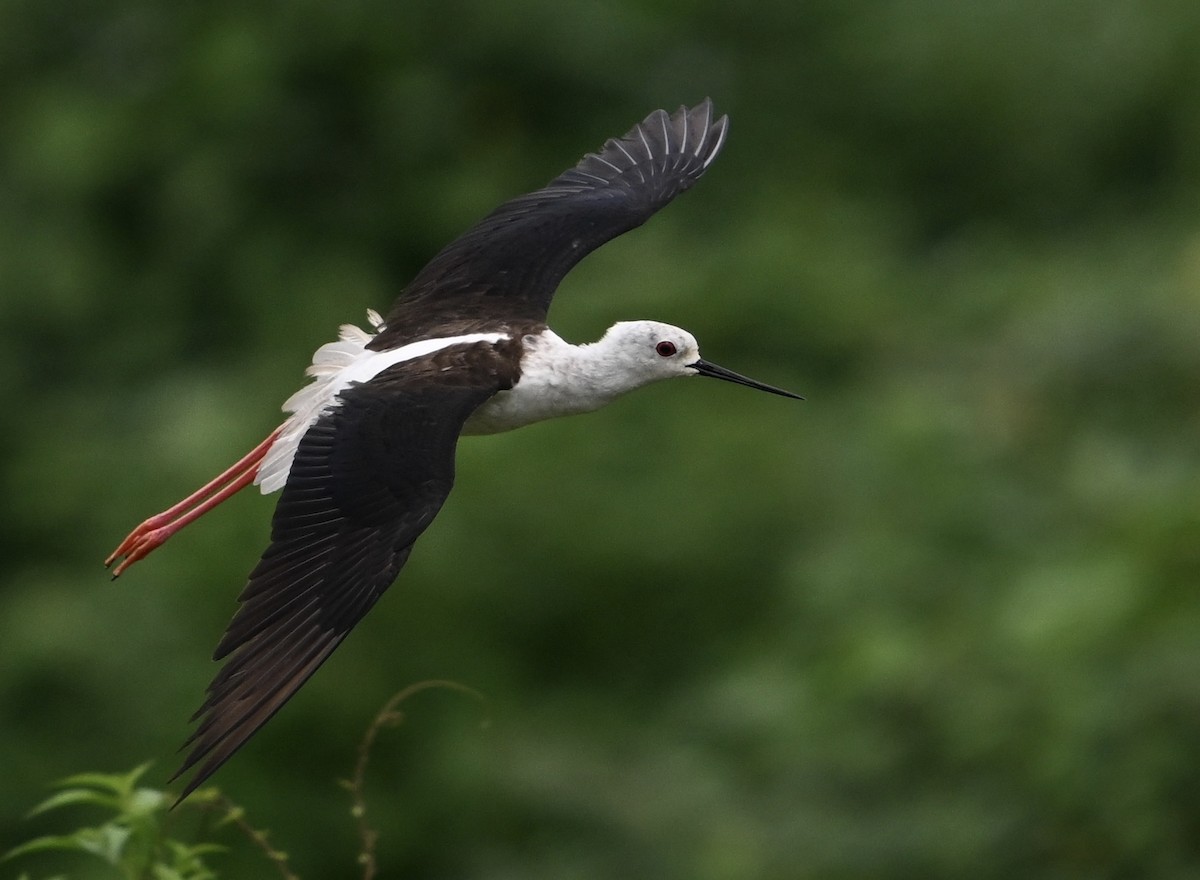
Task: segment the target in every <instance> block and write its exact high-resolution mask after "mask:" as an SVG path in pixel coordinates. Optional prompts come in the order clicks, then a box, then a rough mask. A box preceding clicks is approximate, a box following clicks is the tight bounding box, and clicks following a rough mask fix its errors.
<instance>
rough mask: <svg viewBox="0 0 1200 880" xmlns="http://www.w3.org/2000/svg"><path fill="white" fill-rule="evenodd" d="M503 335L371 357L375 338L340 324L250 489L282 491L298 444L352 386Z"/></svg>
mask: <svg viewBox="0 0 1200 880" xmlns="http://www.w3.org/2000/svg"><path fill="white" fill-rule="evenodd" d="M368 318H369V320H370V321H371V325H372V326H373V327H375V328H376V329H378V328H379V327H380V326H381V322H380V319H379V315H378V314H376V313H375V312H370V313H368ZM506 336H507V334H505V333H468V334H466V335H463V336H447V337H444V338H441V339H422V340H420V341H418V342H410V343H409V344H408V345H402V346H400V347H399V348H393V349H391V350H389V351H371V350H369V349H368V348H367V344H368V343H369V342H370V341H371V340H372V339H374V338H375V335H374V334H373V333H368V332H366V331H365V330H362V329H361V328H359V327H355V326H354V325H353V324H343V325H342V327H341V332H340V333H339V335H338V339H337V341H336V342H328V343H326V344H325V345H322V346H321V347H320V348H318V349H317V351H316V353H315V354H314V355H313V360H312V366H310V367H309V368H308V369H307V370H306V371H305V372H306V373H307V374H308V375H309V376H311V377H312V379H313V381H312V382H310V383H309V384H308V385H305V386H304V387H303V388H301V389H300V390H299V391H297V392H296V393H295V394H293V395H292V396H291V397H289V398H288V399H287V400H286V401H284V404H283V411H284V412H288V413H291V416H290V417H289V418H288V420H287V421H286V422H284V424H283V430H282V431H281V432H280V434H279V437H278V438H277V439H276V440H275V442H274V443H273V444H271V448H270V450H268V452H267V454H266V457H265V458H263V462H262V465H261V466H260V467H259V469H258V474H257V475H256V476H255V478H254V483H255V485H257V486H258V487H259V489H260V490H261V491H262V493H263V494H264V495H269V494H270V493H271V492H275V491H277V490H279V489H282V488H283V485H284V483H286V482H287V477H288V472H289V471H290V470H291V467H292V461H293V459H294V458H295V457H296V450H297V449H298V448H299V446H300V440H301V438H303V437H304V434H305V432H307V431H308V429H309V428H310V427H312V425H313V423H314V422H316V421H317V419H318V418H320V416H321V414H322V413H323V412H325V411H326V410H327V409H329V408H330V407H334V406H337V404H338V397H337V396H338V394H339V393H340V392H342V391H344V390H345V389H346V388H348V387H349V386H350V384H351V383H353V382H369V381H370V380H371V379H373V378H375V377H376V376H378V375H379V374H380V373H382V372H383V371H384V370H386V369H387V368H388V367H391V366H394V365H396V364H399V363H402V362H404V361H410V360H414V359H416V358H419V357H424V356H425V355H429V354H433V353H434V352H435V351H441V350H442V349H443V348H449V347H450V346H451V345H459V344H462V343H470V342H499V341H500V340H502V339H505V338H506Z"/></svg>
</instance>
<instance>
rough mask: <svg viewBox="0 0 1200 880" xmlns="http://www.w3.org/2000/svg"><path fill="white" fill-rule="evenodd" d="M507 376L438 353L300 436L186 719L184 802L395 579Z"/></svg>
mask: <svg viewBox="0 0 1200 880" xmlns="http://www.w3.org/2000/svg"><path fill="white" fill-rule="evenodd" d="M501 345H503V344H501ZM472 349H473V351H471V354H473V355H474V356H473V357H470V358H468V357H467V356H466V355H467V353H468V351H469V350H472ZM481 351H488V352H490V353H491V354H492V357H490V358H481V357H480V352H481ZM515 370H516V367H515V359H513V358H511V357H504V356H502V355H501V351H500V349H499V348H493V347H492V346H491V345H488V344H481V343H476V344H474V345H463V346H456V347H451V348H447V349H443V350H442V351H439V352H436V353H435V354H433V355H429V356H426V357H423V358H420V359H416V360H412V361H405V362H402V363H400V364H397V365H395V366H393V367H390V368H389V369H387V370H385V371H384V372H382V373H380V374H379V375H378V376H376V377H375V378H373V379H371V380H370V381H369V382H365V383H362V384H355V385H351V386H350V387H349V388H348V389H346V390H345V391H343V392H342V393H341V394H340V396H339V403H338V405H336V406H334V407H333V408H331V409H330V410H327V411H326V412H325V413H324V414H323V415H322V416H321V417H320V418H319V419H318V420H317V422H316V423H314V425H313V426H312V427H311V428H310V429H309V430H308V432H307V433H306V434H305V435H304V438H303V439H302V440H301V442H300V446H299V449H298V450H297V452H296V457H295V460H294V462H293V464H292V467H291V470H290V472H289V474H288V479H287V484H286V485H285V487H284V489H283V494H282V496H281V497H280V499H279V503H278V506H277V507H276V509H275V516H274V519H273V520H272V523H271V544H270V546H269V547H268V548H267V550H266V552H264V553H263V555H262V559H261V560H260V561H259V563H258V565H257V566H256V567H255V569H254V571H253V572H251V574H250V578H249V582H248V583H247V584H246V587H245V589H244V590H243V591H242V594H241V596H240V597H239V599H238V601H239V603H240V607H239V609H238V611H237V614H236V615H235V616H234V618H233V621H232V622H231V623H230V625H229V628H228V630H227V631H226V633H225V636H224V637H223V638H222V639H221V642H220V644H219V645H218V646H217V649H216V652H215V654H214V659H216V660H221V659H224V660H225V665H224V666H223V667H222V669H221V670H220V672H218V673H217V676H216V677H215V678H214V679H213V681H212V683H211V684H210V685H209V687H208V697H207V699H206V700H205V702H204V704H203V705H202V706H201V707H200V709H199V710H198V711H197V712H196V714H195V716H193V721H195V720H199V726H198V727H197V729H196V731H195V732H194V733H193V734H192V736H191V738H190V739H189V740H188V741H187V743H185V747H186V746H191V751H190V752H189V754H188V756H187V758H186V760H185V761H184V763H183V766H182V767H180V768H179V771H178V772H177V773H176V774H175V778H177V777H179V776H180V775H182V774H183V773H185V772H187V771H188V770H189V769H191V768H192V767H193V766H195V765H197V764H200V768H199V770H197V771H196V773H195V775H194V776H193V778H192V779H191V780H190V781H189V782H188V784H187V786H186V788H185V789H184V792H183V795H181V799H182V797H186V796H187V795H188V794H189V793H190V792H191V791H193V790H194V789H195V788H196V787H197V786H198V785H200V784H201V783H203V782H204V780H205V779H207V778H208V777H209V776H211V775H212V774H213V773H214V772H215V771H216V770H217V768H218V767H220V766H221V765H222V764H223V763H224V762H225V761H226V760H228V759H229V757H230V756H231V755H232V754H233V753H234V752H235V751H236V750H237V749H238V748H239V747H240V746H241V745H242V744H243V743H245V742H246V740H247V739H249V738H250V737H251V736H252V735H253V734H254V732H255V731H257V730H258V729H259V728H260V727H262V725H263V724H265V723H266V722H267V720H268V719H269V718H270V717H271V716H272V715H273V714H274V713H275V712H276V711H277V710H278V709H279V708H280V707H281V706H282V705H283V704H284V703H285V702H286V701H287V700H288V698H290V697H291V696H292V694H294V693H295V692H296V690H297V689H298V688H299V687H300V686H301V685H302V684H304V682H305V681H306V680H307V679H308V677H309V676H310V675H312V674H313V673H314V672H315V671H316V670H317V668H318V667H319V666H320V665H321V664H322V663H323V662H324V661H325V660H326V658H328V657H329V655H330V654H331V653H332V652H333V650H334V649H335V648H336V647H337V646H338V645H339V644H340V643H341V641H342V639H344V638H345V637H346V635H347V634H348V633H349V632H350V630H351V629H352V628H353V627H354V625H355V624H356V623H358V621H359V620H361V619H362V617H363V615H365V614H366V613H367V611H369V610H370V608H371V607H372V606H373V605H374V604H375V602H376V600H377V599H378V598H379V597H380V596H381V595H382V594H383V592H384V590H386V589H387V588H388V586H389V585H390V584H391V583H392V581H393V580H394V579H395V577H396V575H397V574H398V573H399V571H400V569H401V567H402V566H403V565H404V563H405V561H406V560H407V559H408V555H409V552H410V551H411V549H412V545H413V542H414V541H415V540H416V539H417V537H418V536H419V535H420V534H421V532H423V531H424V530H425V528H426V527H427V526H428V525H429V524H430V522H432V521H433V518H434V516H435V515H436V514H437V512H438V510H439V509H440V508H441V506H442V503H443V502H444V501H445V499H446V496H447V494H448V493H449V492H450V488H451V486H452V485H453V482H454V450H455V446H456V443H457V440H458V435H459V433H460V431H461V429H462V426H463V423H464V422H465V421H466V419H467V418H468V417H469V416H470V414H471V413H472V412H473V411H474V410H475V409H476V407H478V406H479V405H480V404H481V403H482V402H483V401H485V400H487V399H488V398H489V397H491V396H492V395H493V394H495V393H496V392H497V391H499V390H504V389H506V388H510V387H512V385H513V383H514V382H515V379H516V373H515ZM201 762H202V763H201Z"/></svg>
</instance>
